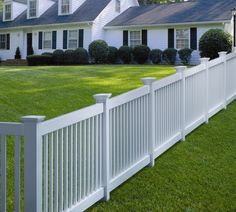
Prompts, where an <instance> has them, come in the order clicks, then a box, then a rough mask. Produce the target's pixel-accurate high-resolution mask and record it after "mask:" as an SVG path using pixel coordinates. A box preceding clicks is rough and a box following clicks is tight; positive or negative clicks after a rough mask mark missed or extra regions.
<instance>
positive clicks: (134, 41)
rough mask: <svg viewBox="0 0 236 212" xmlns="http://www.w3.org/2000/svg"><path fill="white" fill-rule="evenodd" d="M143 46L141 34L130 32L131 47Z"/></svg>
mask: <svg viewBox="0 0 236 212" xmlns="http://www.w3.org/2000/svg"><path fill="white" fill-rule="evenodd" d="M138 45H141V32H140V31H131V32H130V46H131V47H135V46H138Z"/></svg>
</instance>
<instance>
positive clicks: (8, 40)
mask: <svg viewBox="0 0 236 212" xmlns="http://www.w3.org/2000/svg"><path fill="white" fill-rule="evenodd" d="M9 49H10V34H7V50H9Z"/></svg>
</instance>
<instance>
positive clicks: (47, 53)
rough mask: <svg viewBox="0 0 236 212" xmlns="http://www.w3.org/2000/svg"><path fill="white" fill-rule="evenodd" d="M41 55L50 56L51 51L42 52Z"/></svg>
mask: <svg viewBox="0 0 236 212" xmlns="http://www.w3.org/2000/svg"><path fill="white" fill-rule="evenodd" d="M42 55H49V56H51V57H52V53H51V52H44V53H42Z"/></svg>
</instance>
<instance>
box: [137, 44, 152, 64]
mask: <svg viewBox="0 0 236 212" xmlns="http://www.w3.org/2000/svg"><path fill="white" fill-rule="evenodd" d="M149 54H150V49H149V47H147V46H145V45H139V46H135V47H134V49H133V55H134V60H135V61H136V62H137V63H139V64H144V63H146V62H147V60H148V58H149Z"/></svg>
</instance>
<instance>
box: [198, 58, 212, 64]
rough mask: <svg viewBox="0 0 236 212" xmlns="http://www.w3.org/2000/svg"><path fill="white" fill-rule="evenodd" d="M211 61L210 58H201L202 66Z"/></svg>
mask: <svg viewBox="0 0 236 212" xmlns="http://www.w3.org/2000/svg"><path fill="white" fill-rule="evenodd" d="M209 60H210V58H209V57H202V58H200V61H201V64H205V63H207V62H208V61H209Z"/></svg>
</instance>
